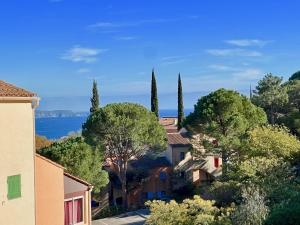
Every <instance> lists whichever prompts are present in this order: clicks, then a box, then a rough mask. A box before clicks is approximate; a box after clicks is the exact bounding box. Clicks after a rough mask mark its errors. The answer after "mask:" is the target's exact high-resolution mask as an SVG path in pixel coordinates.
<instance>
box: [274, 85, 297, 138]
mask: <svg viewBox="0 0 300 225" xmlns="http://www.w3.org/2000/svg"><path fill="white" fill-rule="evenodd" d="M285 87H286V88H287V93H288V96H289V101H288V104H287V105H286V106H285V107H284V108H283V109H282V110H281V117H279V118H278V123H279V124H284V125H285V126H287V127H288V128H289V129H290V130H291V132H292V133H293V134H296V135H297V136H298V137H299V136H300V113H299V112H300V111H299V110H300V80H293V81H289V82H287V83H286V84H285Z"/></svg>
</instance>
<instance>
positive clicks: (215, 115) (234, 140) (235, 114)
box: [184, 89, 267, 172]
mask: <svg viewBox="0 0 300 225" xmlns="http://www.w3.org/2000/svg"><path fill="white" fill-rule="evenodd" d="M266 121H267V118H266V114H265V112H264V111H263V109H261V108H259V107H257V106H255V105H253V104H252V103H251V102H250V100H249V99H247V98H246V97H245V96H242V95H240V94H239V93H238V92H235V91H231V90H225V89H219V90H217V91H215V92H212V93H210V94H209V95H207V96H204V97H202V98H200V99H199V100H198V102H197V104H196V105H195V108H194V112H192V113H191V114H190V115H189V116H188V117H187V118H186V120H185V122H184V124H185V126H186V127H187V128H188V129H189V130H191V131H192V132H194V133H199V132H203V133H205V134H207V135H209V136H211V137H213V138H215V139H216V140H217V141H218V146H217V148H216V149H215V150H216V151H217V152H219V153H221V154H222V160H223V166H226V163H227V162H228V160H229V158H230V157H231V156H232V155H236V154H237V152H236V150H237V149H238V148H239V146H240V138H241V137H242V136H243V135H245V133H246V132H247V131H248V130H250V129H251V128H253V127H255V126H257V125H261V124H265V123H266ZM223 172H224V168H223Z"/></svg>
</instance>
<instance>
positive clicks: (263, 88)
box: [252, 74, 288, 124]
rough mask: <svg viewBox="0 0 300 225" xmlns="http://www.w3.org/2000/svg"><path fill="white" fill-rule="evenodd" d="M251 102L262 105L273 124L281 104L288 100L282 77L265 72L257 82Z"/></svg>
mask: <svg viewBox="0 0 300 225" xmlns="http://www.w3.org/2000/svg"><path fill="white" fill-rule="evenodd" d="M254 93H255V95H254V96H253V98H252V100H253V101H252V102H253V103H255V104H256V105H258V106H260V107H262V108H263V109H264V110H265V111H266V112H267V115H268V119H269V121H270V123H271V124H275V122H276V120H277V119H278V115H279V114H280V110H282V108H283V106H284V105H285V104H286V103H287V102H288V94H287V90H286V88H285V87H284V86H283V85H282V77H277V76H273V75H272V74H267V75H266V76H265V77H264V78H263V79H262V80H260V81H259V82H258V85H257V86H256V90H255V91H254Z"/></svg>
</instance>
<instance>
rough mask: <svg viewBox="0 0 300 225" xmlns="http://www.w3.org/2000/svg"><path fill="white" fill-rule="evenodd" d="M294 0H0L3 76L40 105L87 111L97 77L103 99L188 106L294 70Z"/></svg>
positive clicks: (297, 41)
mask: <svg viewBox="0 0 300 225" xmlns="http://www.w3.org/2000/svg"><path fill="white" fill-rule="evenodd" d="M299 8H300V3H299V2H298V1H292V0H290V1H271V0H268V1H267V0H266V1H258V0H251V1H250V0H249V1H237V0H236V1H231V0H227V1H199V0H198V1H182V0H181V1H179V0H172V1H171V0H164V1H158V0H152V1H149V0H148V1H146V0H135V1H129V0H128V1H120V0H119V1H109V0H35V1H33V0H26V1H24V0H23V1H22V0H10V1H3V2H1V5H0V27H1V31H0V32H1V33H0V49H1V52H2V54H1V55H0V61H1V67H0V77H1V79H3V80H5V81H8V82H10V83H14V84H16V85H18V86H21V87H25V88H27V89H29V90H33V91H35V92H36V93H38V95H39V96H41V97H42V104H41V109H73V110H75V111H87V110H88V107H89V98H88V96H89V95H90V92H91V91H90V90H91V83H92V80H93V79H96V80H97V81H98V84H99V89H100V92H101V100H102V102H103V104H104V103H108V102H112V101H136V102H140V103H142V104H144V105H146V106H149V102H150V99H149V96H150V76H151V70H152V68H153V67H154V68H155V72H156V76H157V83H158V92H159V97H160V99H159V101H160V108H176V99H177V97H176V90H177V75H178V73H179V72H180V73H181V75H182V81H183V88H184V97H185V99H184V100H185V107H186V108H192V107H193V105H194V104H195V102H196V100H197V98H198V97H199V96H201V95H203V94H205V93H208V92H210V91H212V90H215V89H217V88H220V87H225V88H230V89H235V90H238V91H240V92H242V93H248V89H249V85H250V84H252V85H253V86H255V84H256V82H257V80H258V79H260V78H261V77H263V76H264V74H266V73H268V72H272V73H273V74H275V75H279V76H283V77H284V79H287V78H288V77H289V76H290V75H291V74H292V73H293V72H295V71H297V70H298V69H300V63H299V58H300V38H299V36H300V34H299V33H300V29H299V24H300V16H299V12H298V11H299Z"/></svg>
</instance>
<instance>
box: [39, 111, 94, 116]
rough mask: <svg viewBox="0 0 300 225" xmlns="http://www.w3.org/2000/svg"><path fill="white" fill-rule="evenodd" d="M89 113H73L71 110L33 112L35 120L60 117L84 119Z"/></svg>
mask: <svg viewBox="0 0 300 225" xmlns="http://www.w3.org/2000/svg"><path fill="white" fill-rule="evenodd" d="M88 115H89V112H73V111H71V110H51V111H44V110H37V111H36V112H35V117H36V118H62V117H86V116H88Z"/></svg>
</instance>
